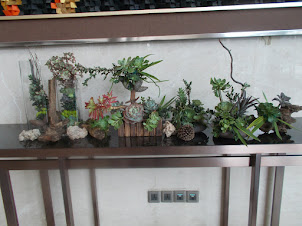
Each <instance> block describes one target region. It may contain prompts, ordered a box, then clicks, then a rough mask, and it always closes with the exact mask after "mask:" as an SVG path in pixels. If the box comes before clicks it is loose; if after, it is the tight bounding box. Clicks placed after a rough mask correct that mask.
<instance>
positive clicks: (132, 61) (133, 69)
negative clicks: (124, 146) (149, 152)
mask: <svg viewBox="0 0 302 226" xmlns="http://www.w3.org/2000/svg"><path fill="white" fill-rule="evenodd" d="M148 56H149V55H147V56H144V57H139V56H136V57H134V58H131V57H128V58H127V59H125V58H124V59H122V60H119V61H118V63H117V64H113V67H112V68H101V67H94V68H86V67H84V66H82V65H78V68H79V70H80V72H81V73H89V77H88V78H87V79H86V80H85V81H84V83H83V85H87V84H88V81H89V80H90V79H92V78H95V77H96V75H97V74H101V75H104V79H106V78H107V77H108V76H110V77H111V78H110V81H111V83H112V85H113V84H117V83H119V82H121V83H122V84H123V86H124V87H125V88H126V89H128V90H129V91H131V95H130V100H129V101H127V102H126V103H130V105H127V106H124V111H123V120H124V125H123V126H122V127H121V129H120V130H119V136H144V135H147V136H149V133H147V132H146V133H145V132H144V131H143V124H142V121H143V119H144V106H143V105H142V104H141V103H137V102H136V101H137V100H138V98H139V97H136V92H143V91H145V90H146V89H147V88H148V87H145V86H143V82H147V83H153V84H155V85H156V86H157V87H158V88H159V86H158V85H157V83H159V82H163V81H161V80H159V79H158V78H157V77H155V76H154V75H151V74H149V73H147V72H145V70H146V69H147V68H149V67H151V66H154V65H156V64H158V63H160V62H161V61H155V62H150V61H149V60H147V59H146V58H147V57H148ZM151 122H152V123H151ZM155 122H159V116H158V115H157V114H156V113H153V114H152V118H150V119H149V121H148V122H147V124H148V125H150V126H147V127H146V128H148V129H149V130H150V129H151V128H153V127H155ZM151 124H152V126H151ZM158 125H159V123H158ZM131 128H132V129H131ZM153 129H155V128H153ZM157 131H158V133H150V134H151V135H152V136H153V135H159V136H160V135H161V130H157Z"/></svg>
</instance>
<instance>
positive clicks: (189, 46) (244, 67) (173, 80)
mask: <svg viewBox="0 0 302 226" xmlns="http://www.w3.org/2000/svg"><path fill="white" fill-rule="evenodd" d="M223 42H224V44H225V45H226V46H227V47H228V48H229V49H231V50H232V54H233V57H234V76H235V77H236V78H237V79H238V80H240V81H244V82H247V83H249V84H250V85H251V88H249V90H248V93H249V94H250V95H253V96H255V97H260V99H261V100H263V97H262V91H264V92H265V93H266V96H267V97H268V99H272V98H273V97H275V96H276V95H277V94H280V92H284V93H285V94H286V95H288V96H291V97H292V103H296V104H300V105H302V101H301V98H300V97H301V95H302V90H301V87H302V79H301V76H302V60H301V58H300V53H301V52H302V37H299V36H297V37H296V36H292V37H273V38H268V37H266V38H246V39H245V38H242V39H225V40H223ZM30 50H31V51H32V52H33V53H36V54H37V56H38V57H39V59H40V60H41V62H45V61H46V60H48V59H49V58H50V57H51V56H53V55H62V53H63V52H73V53H74V54H75V56H76V58H77V60H78V62H80V63H82V64H83V65H86V66H95V65H99V66H105V67H110V66H111V63H115V62H117V60H119V59H121V58H123V57H128V56H137V55H138V56H143V55H147V54H150V53H151V54H154V55H152V56H150V60H154V61H155V60H159V59H162V60H163V62H162V63H160V64H158V65H156V66H154V67H152V68H150V70H149V72H150V73H152V74H154V75H156V76H157V77H159V78H160V79H168V80H169V82H165V83H161V84H160V87H161V93H162V94H166V95H167V97H168V98H170V97H172V96H174V95H176V92H177V89H178V87H181V86H183V84H182V79H183V78H185V79H186V80H188V81H190V80H192V81H193V86H192V88H193V90H192V97H193V98H198V99H200V100H202V102H203V103H204V104H205V107H209V108H213V107H214V106H215V105H216V104H217V103H218V100H217V98H215V97H214V95H213V93H212V90H211V86H210V85H209V81H210V78H211V77H220V78H226V79H228V80H229V72H230V59H229V56H228V54H227V52H226V51H225V50H224V49H223V48H222V47H221V46H220V44H219V42H218V40H216V39H211V40H195V41H173V42H142V43H131V44H129V43H123V44H103V45H83V46H60V47H35V48H30ZM28 59H29V50H28V49H27V48H2V49H0V106H1V108H0V115H1V117H0V123H1V124H5V123H25V122H26V117H25V110H24V105H23V96H22V85H21V79H20V72H19V62H20V61H26V60H28ZM43 73H44V75H45V76H50V74H49V72H47V69H46V67H44V68H43ZM234 86H235V87H236V88H238V89H239V88H240V87H238V86H237V85H234ZM109 87H110V83H109V80H105V81H103V80H102V78H97V79H96V80H94V81H93V82H90V84H89V86H88V87H82V86H79V89H80V94H81V95H80V99H79V102H80V103H82V105H81V107H80V111H81V115H83V116H84V118H87V117H88V113H87V111H86V110H85V109H84V102H85V101H88V100H89V98H90V97H91V96H94V97H95V98H96V97H98V96H99V95H102V94H103V93H105V92H106V91H108V89H109ZM113 92H114V95H117V96H118V97H119V99H120V100H122V101H125V100H127V99H128V98H129V97H128V96H129V92H127V91H126V90H124V89H123V88H122V86H121V85H120V84H118V85H116V86H115V87H114V91H113ZM157 93H158V90H157V88H156V87H155V86H152V85H151V84H150V85H149V89H148V90H147V91H146V92H144V93H143V94H144V96H146V97H147V96H152V97H155V99H159V97H157V95H156V94H157ZM296 116H302V114H301V113H299V114H296ZM11 175H12V182H13V185H14V192H15V197H16V205H17V211H18V216H19V218H20V225H22V226H29V225H32V226H40V225H46V223H45V215H44V213H43V209H42V208H41V207H42V205H43V199H42V195H41V191H40V181H39V176H38V172H36V171H26V172H23V171H19V172H12V173H11ZM272 175H273V169H271V168H263V169H262V172H261V182H260V196H259V198H260V199H259V202H260V203H259V209H258V221H257V224H258V225H269V218H270V215H269V212H270V206H271V190H272V181H271V178H272V177H271V176H272ZM300 175H301V168H299V167H288V168H287V169H286V173H285V187H284V199H283V206H282V212H281V225H286V226H287V225H297V226H298V225H301V222H302V219H301V214H300V213H301V211H302V205H301V203H302V202H301V201H302V195H301V193H302V192H301V191H300V187H301V185H302V178H301V176H300ZM50 180H51V191H52V195H53V205H54V211H55V218H56V225H59V226H61V225H65V220H64V207H63V201H62V191H61V184H60V180H59V173H58V171H51V172H50ZM70 181H71V188H72V198H73V204H74V217H75V223H76V225H79V226H86V225H87V226H89V225H93V216H92V202H91V197H90V193H89V191H90V187H89V183H88V182H89V178H88V171H86V170H71V171H70ZM97 186H98V191H99V203H100V218H101V225H102V226H128V225H129V226H130V225H131V226H142V225H144V226H170V225H171V226H172V225H173V226H177V225H179V226H197V225H198V226H200V225H210V226H215V225H219V216H220V203H221V169H220V168H201V169H199V168H194V169H190V168H183V169H139V170H137V169H123V170H116V169H111V170H109V169H108V170H97ZM249 186H250V169H248V168H234V169H232V171H231V189H232V193H231V197H230V198H231V200H230V225H232V226H238V225H246V224H247V217H248V201H249ZM150 189H158V190H165V189H166V190H177V189H185V190H199V191H200V202H199V203H198V204H179V203H173V204H164V203H161V204H148V203H147V191H148V190H150ZM32 200H34V201H32ZM2 225H6V220H5V214H4V210H3V206H2V202H0V226H2Z"/></svg>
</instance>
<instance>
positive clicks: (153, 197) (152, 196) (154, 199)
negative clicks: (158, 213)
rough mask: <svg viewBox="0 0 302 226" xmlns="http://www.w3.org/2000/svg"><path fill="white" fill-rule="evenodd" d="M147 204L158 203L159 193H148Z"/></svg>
mask: <svg viewBox="0 0 302 226" xmlns="http://www.w3.org/2000/svg"><path fill="white" fill-rule="evenodd" d="M148 202H149V203H159V202H160V191H148Z"/></svg>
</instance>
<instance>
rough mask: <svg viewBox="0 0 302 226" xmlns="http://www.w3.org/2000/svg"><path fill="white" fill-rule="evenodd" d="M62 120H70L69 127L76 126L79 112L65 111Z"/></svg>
mask: <svg viewBox="0 0 302 226" xmlns="http://www.w3.org/2000/svg"><path fill="white" fill-rule="evenodd" d="M61 118H62V120H64V119H68V120H69V122H68V124H67V126H74V125H76V124H77V121H78V114H77V111H68V110H64V111H62V113H61Z"/></svg>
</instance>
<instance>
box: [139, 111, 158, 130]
mask: <svg viewBox="0 0 302 226" xmlns="http://www.w3.org/2000/svg"><path fill="white" fill-rule="evenodd" d="M160 120H161V117H159V115H158V112H156V111H154V112H152V113H151V114H150V115H149V118H148V119H147V120H146V122H144V123H143V125H144V128H145V129H146V130H148V131H149V132H150V131H152V130H153V129H155V128H156V127H157V126H158V123H159V121H160Z"/></svg>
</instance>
